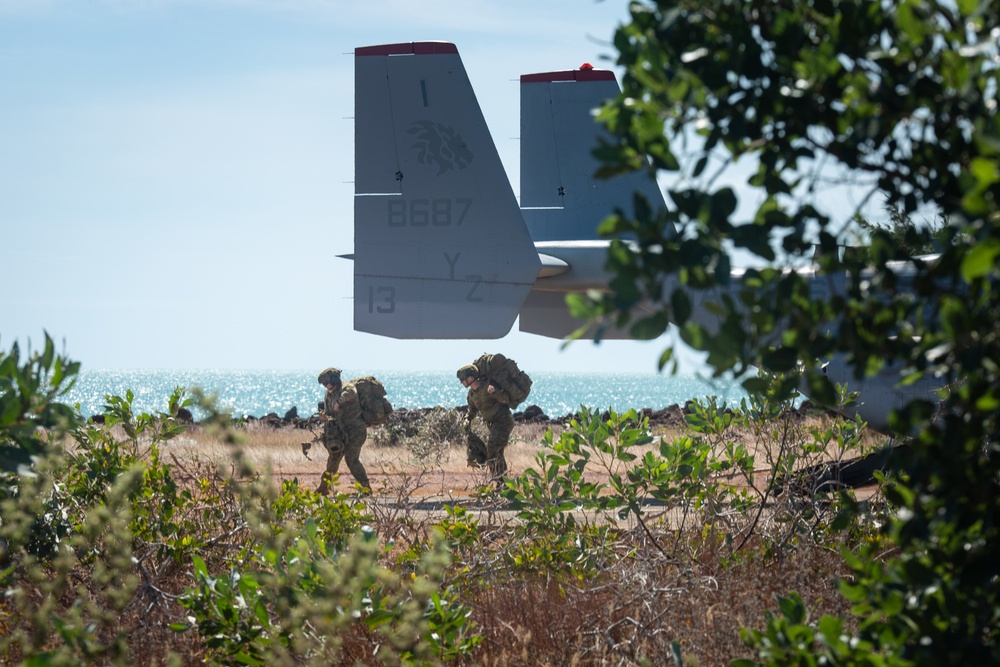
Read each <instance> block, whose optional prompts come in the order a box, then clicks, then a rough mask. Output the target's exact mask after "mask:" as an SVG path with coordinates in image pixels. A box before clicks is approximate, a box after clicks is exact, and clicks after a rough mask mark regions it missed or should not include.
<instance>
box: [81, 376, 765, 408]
mask: <svg viewBox="0 0 1000 667" xmlns="http://www.w3.org/2000/svg"><path fill="white" fill-rule="evenodd" d="M317 374H318V373H317V372H315V371H275V370H235V371H234V370H143V369H135V370H117V369H90V370H87V369H84V370H82V371H81V373H80V375H79V377H78V379H77V382H76V385H75V386H74V388H73V389H72V390H71V391H70V392H69V393H68V394H67V395H66V396H64V397H63V400H64V402H66V403H68V404H70V405H74V404H79V406H80V413H81V414H82V415H83V416H85V417H89V416H91V415H95V414H100V413H102V412H103V411H104V408H103V406H104V403H105V395H108V394H110V395H117V396H124V395H125V393H126V392H127V391H128V390H130V389H131V391H132V393H133V394H134V399H133V403H132V405H133V409H134V410H136V411H142V412H157V411H159V412H165V411H166V410H167V400H168V399H169V397H170V394H171V392H172V391H173V389H174V387H184V388H185V389H188V390H191V389H193V388H195V387H198V388H201V389H202V390H203V391H205V392H206V393H209V394H212V395H214V396H215V398H216V401H217V404H218V406H219V407H220V408H221V409H223V410H224V411H226V412H228V413H229V414H231V415H233V416H236V417H245V416H254V417H262V416H264V415H266V414H269V413H276V414H277V415H278V416H284V414H285V413H286V412H288V411H289V410H290V409H291V408H292V407H295V408H296V409H297V411H298V414H299V415H300V416H303V417H305V416H308V415H310V414H312V413H314V412H315V411H316V407H317V403H319V402H320V401H321V400H323V388H322V387H321V386H320V385H319V383H318V382H317V381H316V376H317ZM362 375H374V376H376V377H377V378H379V379H380V380H381V381H382V384H384V385H385V388H386V391H387V392H388V398H389V401H390V402H391V403H392V405H393V407H396V408H408V409H415V408H428V407H434V406H442V407H446V408H450V407H455V406H459V405H465V395H466V389H464V388H463V387H462V386H461V385H460V384H459V382H458V380H457V379H456V378H455V373H454V371H440V372H438V371H376V370H366V369H360V370H354V369H345V370H344V372H343V377H344V378H352V377H360V376H362ZM531 376H532V380H533V384H532V387H531V394H530V395H529V396H528V399H527V400H526V401H525V402H524V403H523V404H522V405H521V406H520V409H521V410H523V409H524V408H526V407H528V406H529V405H537V406H538V407H540V408H541V409H542V411H543V412H544V413H545V414H546V415H548V416H549V417H561V416H563V415H567V414H572V413H575V412H576V411H577V410H578V409H579V408H580V406H586V407H588V408H592V409H599V410H604V409H607V408H613V409H615V410H618V411H625V410H628V409H629V408H637V409H638V408H651V409H654V410H659V409H662V408H665V407H668V406H671V405H675V404H677V405H684V403H685V402H687V401H689V400H691V399H692V398H704V397H706V396H715V397H717V399H718V400H719V401H720V402H726V403H729V404H733V403H738V402H739V400H740V399H741V398H743V397H744V396H746V392H745V391H744V390H743V388H742V387H740V386H739V384H738V383H735V382H732V381H729V380H713V381H711V382H709V381H706V380H704V379H701V378H698V377H693V376H677V377H673V376H670V375H658V374H654V373H649V374H645V373H643V374H640V373H552V372H550V373H544V372H541V373H532V374H531ZM197 416H198V415H197V413H196V418H197Z"/></svg>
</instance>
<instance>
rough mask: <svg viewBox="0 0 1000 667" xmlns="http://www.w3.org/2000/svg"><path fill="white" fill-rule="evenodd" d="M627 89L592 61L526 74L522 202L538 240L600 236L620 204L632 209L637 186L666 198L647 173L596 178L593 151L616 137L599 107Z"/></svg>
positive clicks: (655, 197) (649, 196)
mask: <svg viewBox="0 0 1000 667" xmlns="http://www.w3.org/2000/svg"><path fill="white" fill-rule="evenodd" d="M620 92H621V89H620V88H619V86H618V81H617V80H616V79H615V76H614V73H613V72H611V71H610V70H597V69H592V68H590V67H589V65H588V66H585V68H583V69H578V70H568V71H562V72H547V73H543V74H525V75H523V76H522V77H521V208H522V209H523V213H524V217H525V220H526V221H527V223H528V229H530V230H531V237H532V239H534V240H535V241H536V242H539V241H567V240H568V241H583V240H592V239H598V238H600V237H598V235H597V226H598V225H599V224H600V223H601V221H602V220H603V219H604V218H606V217H607V216H609V215H611V213H613V212H614V210H615V208H620V209H622V210H623V211H625V212H626V213H631V212H632V209H633V206H632V201H633V198H634V195H635V193H636V192H641V193H643V194H644V195H645V196H646V198H647V199H648V200H649V201H650V203H652V204H653V205H654V206H655V205H657V203H662V202H663V195H662V194H661V193H660V190H659V188H658V187H657V185H656V181H655V180H653V178H652V177H651V176H650V175H649V174H648V173H645V172H633V173H629V174H623V175H621V176H616V177H614V178H611V179H597V178H595V177H594V174H595V173H596V172H597V170H598V168H600V166H601V164H600V162H598V160H597V158H595V157H594V156H593V154H592V153H593V151H594V149H595V148H597V146H598V139H599V138H600V137H607V138H610V135H609V134H608V132H607V130H605V129H604V128H603V126H601V125H600V124H598V123H597V122H596V121H595V120H594V110H595V109H597V108H598V107H600V106H602V105H603V104H604V103H605V102H606V101H608V100H609V99H613V98H615V97H617V96H618V94H619V93H620Z"/></svg>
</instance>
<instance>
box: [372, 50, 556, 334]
mask: <svg viewBox="0 0 1000 667" xmlns="http://www.w3.org/2000/svg"><path fill="white" fill-rule="evenodd" d="M539 267H540V262H539V259H538V254H537V253H536V252H535V249H534V245H533V243H532V239H531V236H530V235H529V234H528V229H527V227H526V225H525V222H524V218H523V217H522V216H521V212H520V210H519V207H518V204H517V200H516V199H515V197H514V193H513V191H512V190H511V187H510V182H509V180H508V179H507V175H506V173H505V172H504V169H503V165H502V163H501V162H500V158H499V155H498V154H497V151H496V147H495V145H494V144H493V139H492V137H491V136H490V133H489V129H488V128H487V126H486V121H485V119H484V118H483V114H482V111H481V110H480V108H479V103H478V101H477V100H476V96H475V93H474V91H473V89H472V85H471V84H470V83H469V79H468V76H467V75H466V72H465V67H464V66H463V64H462V60H461V58H460V56H459V54H458V49H457V48H456V47H455V45H454V44H450V43H447V42H408V43H402V44H385V45H378V46H368V47H360V48H358V49H356V50H355V198H354V328H355V329H356V330H358V331H366V332H369V333H374V334H379V335H383V336H391V337H394V338H499V337H502V336H504V335H505V334H506V333H507V332H508V331H509V330H510V328H511V326H512V325H513V322H514V319H515V318H516V317H517V313H518V311H519V310H520V307H521V304H522V303H523V302H524V300H525V298H526V297H527V295H528V292H529V291H530V290H531V286H532V284H533V283H534V281H535V278H536V277H537V275H538V270H539Z"/></svg>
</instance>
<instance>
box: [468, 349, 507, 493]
mask: <svg viewBox="0 0 1000 667" xmlns="http://www.w3.org/2000/svg"><path fill="white" fill-rule="evenodd" d="M457 375H458V380H459V382H461V383H462V386H463V387H467V388H468V389H469V394H468V397H467V400H468V403H469V410H468V412H466V415H465V433H466V436H467V438H468V445H467V452H468V463H469V465H480V466H487V467H488V468H489V471H490V477H491V479H492V481H493V482H494V483H495V484H496V485H497V488H500V487H502V486H503V476H504V474H505V473H506V472H507V461H506V459H504V449H506V447H507V442H508V441H509V440H510V434H511V432H512V431H513V430H514V416H513V415H512V414H511V412H510V408H509V407H508V406H507V404H508V403H510V397H509V396H508V395H507V392H506V391H505V390H504V389H503V388H501V387H500V386H499V385H497V384H495V383H492V382H490V381H489V379H488V378H486V377H484V376H483V375H482V374H481V373H480V370H479V369H478V368H477V367H476V366H475V365H474V364H467V365H465V366H462V367H461V368H459V369H458V373H457ZM476 415H481V416H482V418H483V421H484V422H485V423H486V427H487V428H488V429H489V436H488V437H487V440H486V442H485V443H484V442H483V441H482V439H481V438H480V437H479V436H477V435H476V434H475V433H474V432H473V431H472V422H473V420H474V419H475V418H476Z"/></svg>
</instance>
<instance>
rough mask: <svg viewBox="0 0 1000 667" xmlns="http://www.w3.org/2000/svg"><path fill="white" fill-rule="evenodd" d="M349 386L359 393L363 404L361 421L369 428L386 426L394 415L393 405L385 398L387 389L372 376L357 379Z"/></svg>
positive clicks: (359, 398) (359, 399)
mask: <svg viewBox="0 0 1000 667" xmlns="http://www.w3.org/2000/svg"><path fill="white" fill-rule="evenodd" d="M348 384H351V385H353V387H354V388H355V390H357V392H358V401H359V402H360V403H361V421H363V422H364V423H365V425H367V426H378V425H380V424H384V423H385V422H386V420H388V419H389V415H390V414H392V404H391V403H390V402H389V399H387V398H386V397H385V387H383V386H382V383H381V382H379V381H378V380H376V379H375V378H373V377H372V376H370V375H366V376H364V377H360V378H355V379H353V380H351V381H350V382H349V383H348Z"/></svg>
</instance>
